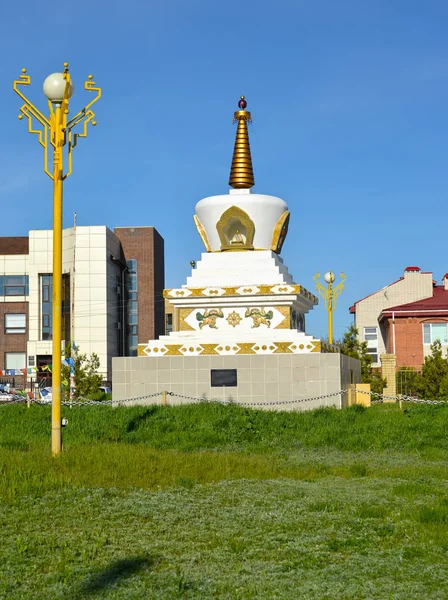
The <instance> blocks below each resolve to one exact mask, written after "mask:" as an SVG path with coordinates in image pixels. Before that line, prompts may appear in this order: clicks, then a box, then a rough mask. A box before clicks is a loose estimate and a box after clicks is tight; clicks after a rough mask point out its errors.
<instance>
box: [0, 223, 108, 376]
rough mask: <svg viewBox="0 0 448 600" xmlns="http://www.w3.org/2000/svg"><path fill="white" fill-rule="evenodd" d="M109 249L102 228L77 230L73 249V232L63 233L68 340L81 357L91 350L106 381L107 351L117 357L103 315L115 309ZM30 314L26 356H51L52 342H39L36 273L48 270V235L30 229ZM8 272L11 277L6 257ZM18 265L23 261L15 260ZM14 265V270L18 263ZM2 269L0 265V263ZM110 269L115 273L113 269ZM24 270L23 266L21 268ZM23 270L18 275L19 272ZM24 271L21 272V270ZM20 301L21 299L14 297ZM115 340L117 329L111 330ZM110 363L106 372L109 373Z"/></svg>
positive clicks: (50, 254)
mask: <svg viewBox="0 0 448 600" xmlns="http://www.w3.org/2000/svg"><path fill="white" fill-rule="evenodd" d="M111 247H113V249H114V250H115V251H117V248H119V242H118V239H117V238H116V237H115V235H114V234H113V233H112V232H111V231H110V230H108V229H107V227H105V226H78V227H77V228H76V245H75V235H74V229H73V227H72V228H69V229H65V230H64V232H63V253H62V259H63V261H62V269H63V273H70V275H71V282H72V284H73V283H74V286H75V287H74V336H73V339H74V341H75V343H76V345H77V346H78V347H79V349H80V351H81V352H82V353H87V354H91V353H92V352H96V353H97V354H98V356H99V358H100V364H101V366H100V372H101V373H102V374H103V376H104V377H105V378H108V379H110V378H111V372H110V363H111V358H110V357H109V358H108V352H110V351H112V352H113V354H114V355H117V354H118V352H117V346H116V344H115V345H112V344H110V343H109V337H110V329H111V326H110V327H109V317H108V313H109V312H110V310H111V307H115V306H116V288H112V286H111V285H110V281H109V279H110V277H111V276H110V275H108V273H109V270H110V264H111V261H110V258H109V255H110V254H111ZM29 252H30V253H29V260H28V273H29V286H30V296H29V315H30V319H29V321H30V329H29V342H28V355H33V356H37V355H45V354H46V355H51V354H52V342H51V341H44V340H41V293H40V289H39V286H40V278H39V276H40V275H41V274H46V273H52V271H53V233H52V231H39V230H38V231H30V246H29ZM74 255H75V275H74V277H73V258H74ZM1 258H2V259H4V260H5V261H8V271H7V273H8V274H9V273H11V274H12V273H13V271H9V269H10V268H11V269H12V268H13V265H12V264H10V259H12V258H14V259H17V258H18V257H15V256H14V257H9V256H8V257H1ZM20 258H21V260H22V262H23V257H20ZM16 262H17V266H18V263H19V261H16ZM0 266H1V263H0ZM112 267H113V268H114V269H115V270H116V267H115V265H112ZM25 268H26V267H25ZM23 272H24V271H21V273H23ZM25 272H26V271H25ZM19 300H22V299H19ZM114 327H115V324H114ZM114 335H115V336H116V330H114ZM108 364H109V372H108Z"/></svg>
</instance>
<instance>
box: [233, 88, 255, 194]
mask: <svg viewBox="0 0 448 600" xmlns="http://www.w3.org/2000/svg"><path fill="white" fill-rule="evenodd" d="M246 106H247V102H246V99H245V97H244V96H241V97H240V99H239V102H238V108H239V109H240V110H237V111H236V112H235V114H234V116H233V122H234V123H235V121H238V128H237V130H236V139H235V147H234V149H233V158H232V166H231V168H230V178H229V185H230V187H232V188H235V189H249V188H251V187H252V186H254V185H255V179H254V171H253V168H252V157H251V155H250V144H249V132H248V130H247V122H248V121H249V122H252V117H251V114H250V112H249V111H247V110H246Z"/></svg>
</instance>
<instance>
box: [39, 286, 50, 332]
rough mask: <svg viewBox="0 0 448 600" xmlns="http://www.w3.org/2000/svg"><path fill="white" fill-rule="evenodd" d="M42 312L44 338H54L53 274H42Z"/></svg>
mask: <svg viewBox="0 0 448 600" xmlns="http://www.w3.org/2000/svg"><path fill="white" fill-rule="evenodd" d="M40 297H41V303H40V313H41V319H42V323H41V326H42V339H43V340H51V339H53V324H52V316H51V313H52V307H53V275H41V276H40Z"/></svg>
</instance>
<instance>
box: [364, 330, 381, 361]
mask: <svg viewBox="0 0 448 600" xmlns="http://www.w3.org/2000/svg"><path fill="white" fill-rule="evenodd" d="M364 341H365V342H366V344H367V352H368V353H369V354H370V357H371V359H372V363H373V364H376V363H377V362H378V328H377V327H364Z"/></svg>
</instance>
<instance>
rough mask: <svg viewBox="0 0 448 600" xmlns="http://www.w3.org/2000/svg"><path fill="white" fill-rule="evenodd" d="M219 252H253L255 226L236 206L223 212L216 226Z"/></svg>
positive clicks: (245, 213)
mask: <svg viewBox="0 0 448 600" xmlns="http://www.w3.org/2000/svg"><path fill="white" fill-rule="evenodd" d="M216 230H217V232H218V235H219V239H220V241H221V251H225V250H227V251H228V250H230V251H239V252H241V251H243V250H253V249H254V247H253V241H254V235H255V225H254V222H253V221H252V219H251V218H250V217H249V215H248V214H247V212H245V211H244V210H242V209H241V208H239V207H238V206H231V207H230V208H228V209H227V210H225V211H224V212H223V213H222V215H221V217H220V219H219V221H218V222H217V224H216Z"/></svg>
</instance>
